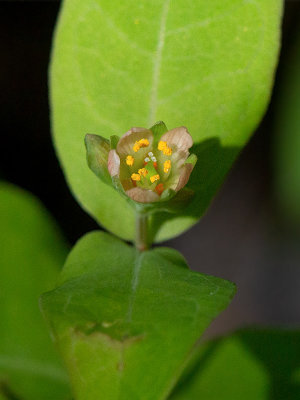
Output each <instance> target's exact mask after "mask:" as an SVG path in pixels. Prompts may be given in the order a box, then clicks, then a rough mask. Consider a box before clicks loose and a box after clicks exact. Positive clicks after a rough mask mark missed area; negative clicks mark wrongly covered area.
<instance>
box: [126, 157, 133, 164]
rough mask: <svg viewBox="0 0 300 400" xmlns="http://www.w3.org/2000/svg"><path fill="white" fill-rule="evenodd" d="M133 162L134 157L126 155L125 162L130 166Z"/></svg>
mask: <svg viewBox="0 0 300 400" xmlns="http://www.w3.org/2000/svg"><path fill="white" fill-rule="evenodd" d="M133 163H134V158H133V157H132V156H127V157H126V164H127V165H130V166H131V165H133Z"/></svg>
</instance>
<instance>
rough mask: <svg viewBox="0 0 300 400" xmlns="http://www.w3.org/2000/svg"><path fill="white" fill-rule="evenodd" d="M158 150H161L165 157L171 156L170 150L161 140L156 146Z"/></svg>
mask: <svg viewBox="0 0 300 400" xmlns="http://www.w3.org/2000/svg"><path fill="white" fill-rule="evenodd" d="M157 148H158V150H161V151H162V152H163V153H164V154H165V155H166V156H170V155H171V154H172V149H171V147H169V146H168V145H167V142H164V141H163V140H161V141H160V142H159V143H158V146H157Z"/></svg>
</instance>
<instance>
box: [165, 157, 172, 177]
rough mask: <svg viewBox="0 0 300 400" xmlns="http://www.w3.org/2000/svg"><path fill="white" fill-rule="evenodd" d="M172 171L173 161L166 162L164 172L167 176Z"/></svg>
mask: <svg viewBox="0 0 300 400" xmlns="http://www.w3.org/2000/svg"><path fill="white" fill-rule="evenodd" d="M170 169H171V160H166V161H165V162H164V172H165V173H166V174H167V173H168V172H169V171H170Z"/></svg>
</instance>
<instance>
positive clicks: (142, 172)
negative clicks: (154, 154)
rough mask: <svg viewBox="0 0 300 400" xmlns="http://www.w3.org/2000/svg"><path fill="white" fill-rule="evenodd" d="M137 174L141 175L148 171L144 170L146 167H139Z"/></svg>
mask: <svg viewBox="0 0 300 400" xmlns="http://www.w3.org/2000/svg"><path fill="white" fill-rule="evenodd" d="M138 172H139V175H141V176H146V175H147V174H148V171H147V170H146V168H141V169H139V171H138Z"/></svg>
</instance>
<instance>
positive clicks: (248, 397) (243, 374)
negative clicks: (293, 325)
mask: <svg viewBox="0 0 300 400" xmlns="http://www.w3.org/2000/svg"><path fill="white" fill-rule="evenodd" d="M299 372H300V331H295V332H293V331H288V330H278V331H276V330H254V329H252V330H244V331H240V332H238V333H236V334H234V335H232V336H229V337H227V338H222V339H218V340H216V341H213V342H211V343H208V344H207V345H206V346H204V347H202V348H199V351H198V354H197V353H195V355H194V357H193V359H192V361H191V362H190V365H189V368H187V370H186V372H185V374H184V375H183V377H182V380H181V381H180V383H179V384H178V385H177V387H176V389H175V391H174V393H173V394H172V395H171V396H170V400H198V399H205V400H220V399H222V400H239V399H243V400H254V399H255V400H298V399H299V398H300V374H299Z"/></svg>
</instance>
